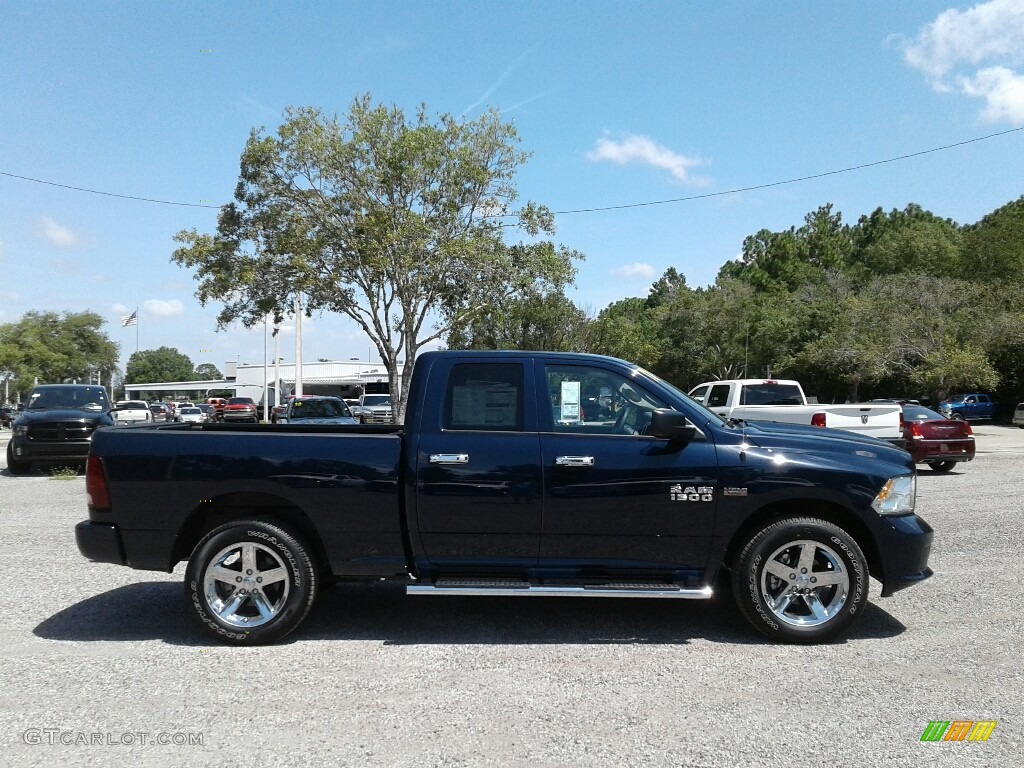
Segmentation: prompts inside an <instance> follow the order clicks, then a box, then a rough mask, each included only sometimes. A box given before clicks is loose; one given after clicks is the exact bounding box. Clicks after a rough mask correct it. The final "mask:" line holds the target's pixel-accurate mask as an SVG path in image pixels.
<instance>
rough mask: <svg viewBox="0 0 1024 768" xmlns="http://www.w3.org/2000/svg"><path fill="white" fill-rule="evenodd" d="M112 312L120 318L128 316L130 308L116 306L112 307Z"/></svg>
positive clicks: (122, 305)
mask: <svg viewBox="0 0 1024 768" xmlns="http://www.w3.org/2000/svg"><path fill="white" fill-rule="evenodd" d="M110 311H111V312H113V313H114V314H115V315H118V316H121V315H127V314H128V307H126V306H125V305H124V304H114V305H113V306H111V307H110Z"/></svg>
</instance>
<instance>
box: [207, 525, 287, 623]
mask: <svg viewBox="0 0 1024 768" xmlns="http://www.w3.org/2000/svg"><path fill="white" fill-rule="evenodd" d="M289 589H290V587H289V582H288V570H287V569H286V568H285V564H284V561H283V560H281V558H280V557H279V556H278V554H277V553H276V552H275V551H274V550H272V549H271V548H270V547H266V546H264V545H263V544H257V543H255V542H243V543H239V544H232V545H230V546H227V547H224V549H222V550H221V551H220V552H218V553H217V554H216V556H215V557H213V558H212V559H211V560H210V564H209V565H208V566H207V567H206V570H205V571H204V572H203V591H204V593H205V595H206V602H207V604H208V605H209V609H210V610H211V611H213V612H214V613H215V614H217V618H219V619H220V620H221V621H223V622H224V623H225V624H228V625H230V626H232V627H258V626H261V625H263V624H266V623H267V622H268V621H271V620H272V619H273V618H274V617H275V616H277V614H278V613H279V612H280V611H281V609H282V608H283V607H284V605H285V603H286V601H287V600H288V591H289Z"/></svg>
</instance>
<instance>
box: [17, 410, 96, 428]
mask: <svg viewBox="0 0 1024 768" xmlns="http://www.w3.org/2000/svg"><path fill="white" fill-rule="evenodd" d="M108 413H109V412H108V411H106V410H98V411H94V410H88V411H87V410H83V409H82V408H51V409H49V410H45V411H24V412H23V413H22V414H21V415H19V416H18V418H17V420H16V421H15V422H14V423H15V424H18V425H21V424H36V423H39V422H45V421H105V422H106V423H108V424H109V423H111V422H112V420H111V418H110V416H109V415H108Z"/></svg>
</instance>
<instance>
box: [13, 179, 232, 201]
mask: <svg viewBox="0 0 1024 768" xmlns="http://www.w3.org/2000/svg"><path fill="white" fill-rule="evenodd" d="M0 176H10V177H11V178H12V179H21V180H22V181H34V182H35V183H36V184H49V185H50V186H51V187H61V188H62V189H73V190H75V191H76V192H89V193H90V194H93V195H105V196H106V197H120V198H122V199H124V200H139V201H141V202H144V203H160V204H161V205H181V206H184V207H186V208H218V209H219V208H220V206H219V205H206V204H204V203H178V202H175V201H173V200H155V199H153V198H152V197H136V196H135V195H119V194H117V193H116V192H103V191H101V190H98V189H86V188H85V187H72V186H71V185H70V184H58V183H57V182H55V181H45V180H44V179H33V178H31V177H30V176H19V175H18V174H16V173H6V172H5V171H0Z"/></svg>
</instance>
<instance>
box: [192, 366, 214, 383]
mask: <svg viewBox="0 0 1024 768" xmlns="http://www.w3.org/2000/svg"><path fill="white" fill-rule="evenodd" d="M220 377H221V373H220V369H219V368H218V367H217V366H216V365H214V364H213V363H200V364H199V365H197V366H196V370H195V373H194V374H193V375H192V379H193V380H194V381H214V380H216V379H219V378H220Z"/></svg>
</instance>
